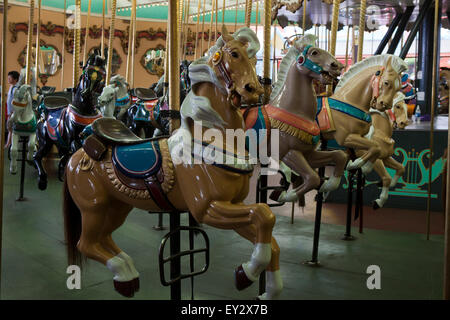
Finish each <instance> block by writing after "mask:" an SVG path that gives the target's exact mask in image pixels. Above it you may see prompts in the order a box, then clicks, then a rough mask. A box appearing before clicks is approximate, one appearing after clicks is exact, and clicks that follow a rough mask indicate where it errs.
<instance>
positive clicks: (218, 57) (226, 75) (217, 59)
mask: <svg viewBox="0 0 450 320" xmlns="http://www.w3.org/2000/svg"><path fill="white" fill-rule="evenodd" d="M212 63H213V65H214V66H215V67H217V69H219V72H220V74H221V75H222V77H223V79H224V80H225V84H226V86H227V89H231V88H232V87H233V84H234V83H233V80H232V79H231V74H230V72H229V71H228V69H227V68H226V67H225V63H224V62H223V51H222V49H219V50H217V51H216V52H215V53H214V55H213V58H212Z"/></svg>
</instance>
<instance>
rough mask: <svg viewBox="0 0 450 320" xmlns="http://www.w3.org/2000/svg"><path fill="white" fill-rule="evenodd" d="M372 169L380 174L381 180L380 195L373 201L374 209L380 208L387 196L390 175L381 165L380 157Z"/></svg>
mask: <svg viewBox="0 0 450 320" xmlns="http://www.w3.org/2000/svg"><path fill="white" fill-rule="evenodd" d="M373 169H374V170H375V172H376V173H377V174H378V175H379V176H380V178H381V181H382V188H381V193H380V196H379V198H378V199H376V200H374V202H373V208H374V209H375V210H376V209H379V208H382V207H383V206H384V204H385V203H386V201H387V199H388V197H389V186H390V185H391V176H390V175H389V173H388V172H387V171H386V168H385V167H384V165H383V161H381V160H380V159H378V160H377V161H375V164H374V168H373Z"/></svg>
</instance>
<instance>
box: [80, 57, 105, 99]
mask: <svg viewBox="0 0 450 320" xmlns="http://www.w3.org/2000/svg"><path fill="white" fill-rule="evenodd" d="M99 54H100V51H98V50H95V51H94V53H92V54H91V55H90V56H89V58H88V60H87V62H86V65H85V66H84V67H83V74H82V75H81V77H80V84H79V87H80V89H81V92H80V93H81V97H82V99H83V100H88V101H89V100H90V99H91V97H92V95H93V94H100V93H101V92H102V90H103V87H104V85H105V79H106V71H105V63H106V60H105V59H106V58H105V59H103V58H102V57H101V56H100V55H99Z"/></svg>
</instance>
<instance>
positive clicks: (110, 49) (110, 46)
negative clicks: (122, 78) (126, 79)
mask: <svg viewBox="0 0 450 320" xmlns="http://www.w3.org/2000/svg"><path fill="white" fill-rule="evenodd" d="M116 8H117V0H112V4H111V27H110V28H109V39H108V63H107V65H106V81H105V85H106V86H107V85H109V81H110V80H111V71H112V56H113V53H114V51H113V47H114V30H115V26H116Z"/></svg>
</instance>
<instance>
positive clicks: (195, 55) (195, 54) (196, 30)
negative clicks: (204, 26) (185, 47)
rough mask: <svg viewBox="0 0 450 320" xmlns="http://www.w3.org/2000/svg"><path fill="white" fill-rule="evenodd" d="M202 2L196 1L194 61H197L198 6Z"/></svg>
mask: <svg viewBox="0 0 450 320" xmlns="http://www.w3.org/2000/svg"><path fill="white" fill-rule="evenodd" d="M201 3H202V1H201V0H198V5H197V23H196V24H195V52H194V60H195V59H197V51H198V25H199V23H200V5H201Z"/></svg>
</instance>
